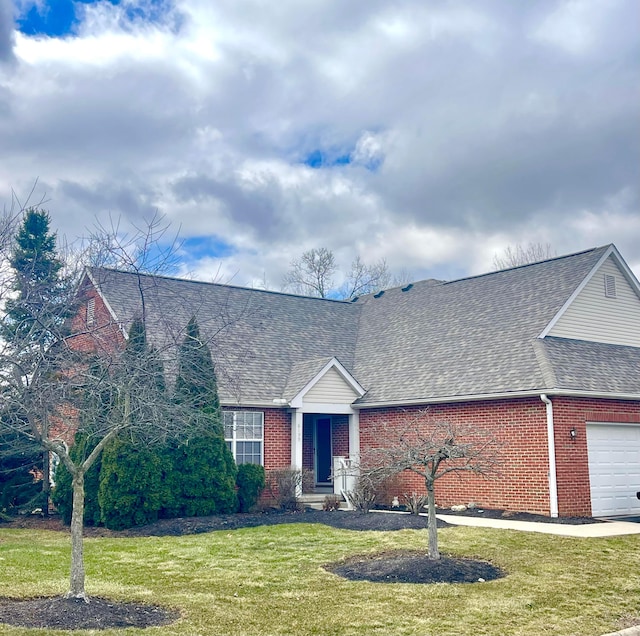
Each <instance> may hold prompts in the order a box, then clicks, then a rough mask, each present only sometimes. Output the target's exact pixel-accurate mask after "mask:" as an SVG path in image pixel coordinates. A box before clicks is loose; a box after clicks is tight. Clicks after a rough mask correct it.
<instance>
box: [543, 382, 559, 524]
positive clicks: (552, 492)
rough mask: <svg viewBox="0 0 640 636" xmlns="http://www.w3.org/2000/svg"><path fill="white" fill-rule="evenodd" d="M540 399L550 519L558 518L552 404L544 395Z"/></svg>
mask: <svg viewBox="0 0 640 636" xmlns="http://www.w3.org/2000/svg"><path fill="white" fill-rule="evenodd" d="M540 399H541V400H542V401H543V402H544V403H545V404H546V407H547V445H548V450H549V509H550V514H551V516H552V517H557V516H558V479H557V474H556V442H555V433H554V426H553V404H552V403H551V400H550V399H549V398H548V397H547V396H546V394H545V393H541V394H540Z"/></svg>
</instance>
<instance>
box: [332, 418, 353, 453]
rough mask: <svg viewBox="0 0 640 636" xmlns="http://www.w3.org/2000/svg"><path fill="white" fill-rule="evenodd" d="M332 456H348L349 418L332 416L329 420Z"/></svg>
mask: <svg viewBox="0 0 640 636" xmlns="http://www.w3.org/2000/svg"><path fill="white" fill-rule="evenodd" d="M331 427H332V428H331V433H332V445H333V448H332V454H333V455H342V456H344V457H348V455H349V416H348V415H334V416H333V417H332V419H331Z"/></svg>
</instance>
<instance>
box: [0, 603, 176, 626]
mask: <svg viewBox="0 0 640 636" xmlns="http://www.w3.org/2000/svg"><path fill="white" fill-rule="evenodd" d="M178 618H180V613H179V612H176V611H171V610H167V609H164V608H161V607H155V606H153V605H141V604H139V603H115V602H113V601H109V600H107V599H103V598H98V597H92V598H91V599H90V601H89V603H85V601H83V600H82V599H66V598H62V597H55V598H36V599H29V600H17V599H10V598H0V623H6V624H9V625H14V626H18V627H40V628H47V629H108V628H114V627H115V628H125V627H143V628H144V627H155V626H158V625H168V624H169V623H173V622H174V621H176V620H178Z"/></svg>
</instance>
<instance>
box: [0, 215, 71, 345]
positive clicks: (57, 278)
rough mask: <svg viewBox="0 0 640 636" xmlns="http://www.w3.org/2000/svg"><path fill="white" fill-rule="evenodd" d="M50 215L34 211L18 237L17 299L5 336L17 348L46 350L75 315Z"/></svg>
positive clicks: (14, 259)
mask: <svg viewBox="0 0 640 636" xmlns="http://www.w3.org/2000/svg"><path fill="white" fill-rule="evenodd" d="M49 226H50V219H49V214H48V213H47V212H46V211H44V210H38V209H35V208H30V209H29V210H27V211H26V212H25V215H24V219H23V221H22V224H21V226H20V228H19V230H18V233H17V235H16V237H15V246H14V249H13V252H12V254H11V258H10V261H9V264H10V265H11V267H12V268H13V269H14V270H15V273H16V276H15V278H14V282H13V291H14V292H15V297H14V298H11V299H9V300H7V303H6V307H5V309H6V319H5V320H4V321H3V325H2V326H3V332H4V333H3V334H2V335H3V336H4V338H5V339H6V340H7V341H9V342H12V343H13V344H14V347H16V348H18V347H22V348H25V349H26V348H27V347H28V346H37V347H41V348H46V347H47V345H49V344H50V343H51V342H53V341H54V340H56V339H57V338H58V337H59V332H60V329H61V328H62V327H63V325H64V322H65V320H66V319H67V318H68V317H69V316H70V315H71V311H72V308H70V307H67V306H66V302H65V300H64V299H65V298H66V294H65V287H66V283H65V280H64V277H63V275H62V261H61V260H60V259H59V258H58V256H57V253H56V235H55V234H52V233H51V232H50V228H49Z"/></svg>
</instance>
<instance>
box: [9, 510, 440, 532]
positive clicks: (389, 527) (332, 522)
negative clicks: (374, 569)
mask: <svg viewBox="0 0 640 636" xmlns="http://www.w3.org/2000/svg"><path fill="white" fill-rule="evenodd" d="M281 523H322V524H324V525H327V526H332V527H333V528H339V529H341V530H378V531H393V530H404V529H406V528H413V529H416V530H420V529H424V528H426V527H427V518H426V517H423V516H420V517H417V516H415V515H409V514H389V513H385V512H372V513H369V514H362V513H359V512H350V511H346V510H334V511H331V512H324V511H323V510H305V511H294V512H289V511H280V510H270V511H268V512H261V513H254V514H229V515H213V516H210V517H184V518H179V519H161V520H160V521H156V522H155V523H151V524H149V525H146V526H138V527H136V528H129V529H128V530H120V531H115V530H107V529H106V528H91V527H87V528H85V529H84V534H85V536H87V537H165V536H181V535H185V534H200V533H202V532H212V531H214V530H236V529H238V528H254V527H257V526H273V525H277V524H281ZM449 525H450V524H448V523H445V522H444V521H440V520H438V528H444V527H446V526H449ZM0 527H4V528H37V529H41V530H60V531H65V532H68V530H69V529H68V527H66V526H65V525H63V523H62V521H61V519H60V518H59V517H57V516H50V517H47V518H46V519H43V518H42V517H40V516H36V515H30V516H25V517H18V518H16V519H14V520H13V521H11V522H10V523H0Z"/></svg>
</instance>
